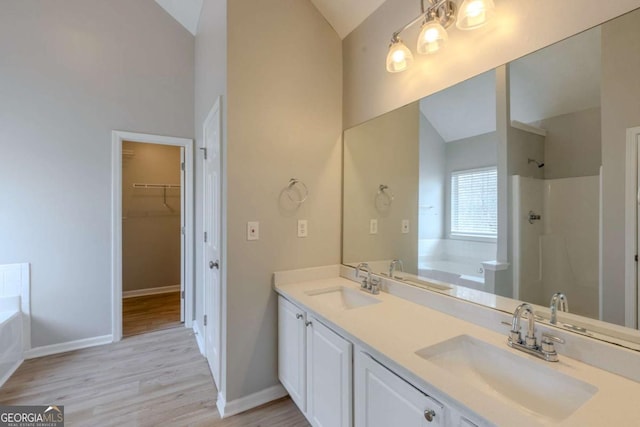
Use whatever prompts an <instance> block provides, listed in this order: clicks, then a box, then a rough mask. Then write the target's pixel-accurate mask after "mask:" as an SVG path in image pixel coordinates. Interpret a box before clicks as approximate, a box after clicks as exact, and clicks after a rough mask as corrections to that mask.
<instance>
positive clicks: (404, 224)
mask: <svg viewBox="0 0 640 427" xmlns="http://www.w3.org/2000/svg"><path fill="white" fill-rule="evenodd" d="M401 231H402V234H407V233H408V232H409V220H408V219H403V220H402V228H401Z"/></svg>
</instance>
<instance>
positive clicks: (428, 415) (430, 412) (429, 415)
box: [424, 409, 436, 422]
mask: <svg viewBox="0 0 640 427" xmlns="http://www.w3.org/2000/svg"><path fill="white" fill-rule="evenodd" d="M435 417H436V412H435V411H434V410H433V409H427V410H426V411H424V419H425V420H427V421H428V422H431V421H433V419H434V418H435Z"/></svg>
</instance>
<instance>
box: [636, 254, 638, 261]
mask: <svg viewBox="0 0 640 427" xmlns="http://www.w3.org/2000/svg"><path fill="white" fill-rule="evenodd" d="M636 262H638V254H636Z"/></svg>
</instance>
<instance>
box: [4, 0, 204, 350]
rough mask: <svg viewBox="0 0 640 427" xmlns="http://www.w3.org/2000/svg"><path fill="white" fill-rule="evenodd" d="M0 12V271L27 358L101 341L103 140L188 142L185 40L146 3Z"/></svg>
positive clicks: (106, 205)
mask: <svg viewBox="0 0 640 427" xmlns="http://www.w3.org/2000/svg"><path fill="white" fill-rule="evenodd" d="M0 10H2V12H1V13H0V52H1V54H0V99H1V101H0V146H1V149H0V153H1V154H0V194H2V203H1V204H0V263H2V264H4V263H17V262H29V263H31V310H32V311H31V313H32V319H31V327H32V345H33V346H34V347H38V346H46V345H51V344H58V343H63V342H67V341H74V340H80V339H83V338H90V337H96V336H103V335H109V334H111V302H112V297H111V295H112V290H111V131H112V130H127V131H135V132H143V133H152V134H159V135H170V136H179V137H186V138H190V137H193V105H194V104H193V58H194V38H193V36H192V35H191V34H190V33H189V32H188V31H187V30H185V29H184V28H183V27H182V26H181V25H180V24H178V23H177V22H176V21H175V20H174V19H173V18H172V17H171V16H169V15H168V14H167V13H166V12H165V11H164V10H163V9H162V8H160V7H159V6H158V5H157V4H156V3H155V2H154V1H153V0H137V1H130V0H110V1H100V0H65V1H35V0H23V1H9V0H2V1H0Z"/></svg>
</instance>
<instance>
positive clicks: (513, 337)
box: [507, 303, 564, 362]
mask: <svg viewBox="0 0 640 427" xmlns="http://www.w3.org/2000/svg"><path fill="white" fill-rule="evenodd" d="M523 316H526V318H527V321H528V325H527V326H528V328H527V335H526V336H525V338H524V340H523V339H522V336H521V335H520V320H521V319H522V317H523ZM535 333H536V320H535V315H534V314H533V307H531V305H529V304H527V303H523V304H520V305H519V306H518V307H516V310H515V311H514V312H513V319H512V320H511V331H510V332H509V338H508V339H507V344H508V345H509V347H511V348H515V349H516V350H520V351H524V352H525V353H527V354H531V355H533V356H536V357H539V358H541V359H544V360H546V361H547V362H557V361H558V353H557V352H556V349H555V345H554V344H555V343H560V344H564V340H563V339H562V338H558V337H556V336H553V335H549V334H547V333H543V334H542V340H541V342H540V345H538V343H537V340H536V335H535Z"/></svg>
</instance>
